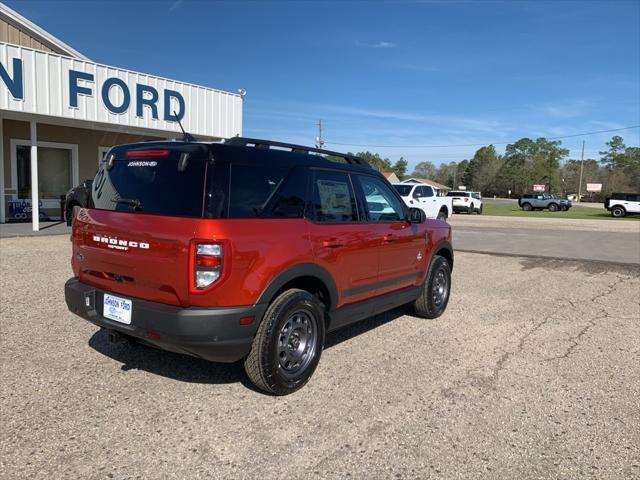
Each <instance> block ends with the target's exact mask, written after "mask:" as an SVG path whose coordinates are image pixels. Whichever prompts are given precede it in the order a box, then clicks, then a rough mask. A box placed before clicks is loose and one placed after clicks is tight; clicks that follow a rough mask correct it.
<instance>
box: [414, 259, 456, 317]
mask: <svg viewBox="0 0 640 480" xmlns="http://www.w3.org/2000/svg"><path fill="white" fill-rule="evenodd" d="M450 291H451V267H450V265H449V262H448V261H447V259H446V258H444V257H441V256H440V255H434V256H433V259H432V260H431V265H430V266H429V271H428V272H427V277H426V278H425V280H424V283H423V284H422V291H421V292H420V296H419V297H418V298H417V299H416V300H415V301H414V302H413V309H414V311H415V312H416V315H418V316H419V317H423V318H438V317H439V316H440V315H442V313H443V312H444V311H445V310H446V308H447V303H449V292H450Z"/></svg>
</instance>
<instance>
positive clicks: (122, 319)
mask: <svg viewBox="0 0 640 480" xmlns="http://www.w3.org/2000/svg"><path fill="white" fill-rule="evenodd" d="M132 312H133V302H132V301H131V300H129V299H127V298H122V297H117V296H115V295H110V294H108V293H105V294H104V297H103V299H102V316H103V317H105V318H108V319H109V320H113V321H115V322H118V323H123V324H125V325H131V314H132Z"/></svg>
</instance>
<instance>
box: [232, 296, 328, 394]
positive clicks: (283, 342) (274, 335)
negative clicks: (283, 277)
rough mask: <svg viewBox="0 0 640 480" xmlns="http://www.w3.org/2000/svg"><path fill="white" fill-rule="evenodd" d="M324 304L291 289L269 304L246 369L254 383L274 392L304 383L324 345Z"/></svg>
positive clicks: (283, 390)
mask: <svg viewBox="0 0 640 480" xmlns="http://www.w3.org/2000/svg"><path fill="white" fill-rule="evenodd" d="M324 334H325V323H324V308H323V306H322V304H321V303H320V302H319V301H318V300H317V299H316V298H315V297H314V296H313V295H311V294H310V293H309V292H307V291H305V290H299V289H291V290H287V291H285V292H284V293H282V294H281V295H279V296H278V297H277V298H276V299H275V300H274V301H273V302H272V303H271V305H269V308H267V311H266V312H265V314H264V317H263V318H262V322H261V323H260V326H259V327H258V332H257V333H256V336H255V338H254V339H253V345H252V347H251V351H250V352H249V355H248V356H247V358H246V359H245V361H244V369H245V371H246V372H247V376H248V377H249V379H250V380H251V381H252V382H253V384H254V385H255V386H256V387H258V388H259V389H261V390H264V391H265V392H267V393H271V394H274V395H287V394H289V393H292V392H295V391H296V390H298V389H299V388H301V387H303V386H304V385H305V384H306V383H307V382H308V381H309V379H310V378H311V375H313V372H314V371H315V369H316V367H317V366H318V362H319V361H320V355H321V353H322V347H323V346H324Z"/></svg>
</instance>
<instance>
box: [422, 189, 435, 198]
mask: <svg viewBox="0 0 640 480" xmlns="http://www.w3.org/2000/svg"><path fill="white" fill-rule="evenodd" d="M422 196H423V197H433V188H431V187H422Z"/></svg>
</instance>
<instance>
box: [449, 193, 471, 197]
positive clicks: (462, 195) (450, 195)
mask: <svg viewBox="0 0 640 480" xmlns="http://www.w3.org/2000/svg"><path fill="white" fill-rule="evenodd" d="M468 196H469V192H449V193H447V197H468Z"/></svg>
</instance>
